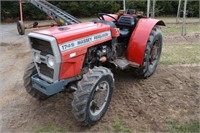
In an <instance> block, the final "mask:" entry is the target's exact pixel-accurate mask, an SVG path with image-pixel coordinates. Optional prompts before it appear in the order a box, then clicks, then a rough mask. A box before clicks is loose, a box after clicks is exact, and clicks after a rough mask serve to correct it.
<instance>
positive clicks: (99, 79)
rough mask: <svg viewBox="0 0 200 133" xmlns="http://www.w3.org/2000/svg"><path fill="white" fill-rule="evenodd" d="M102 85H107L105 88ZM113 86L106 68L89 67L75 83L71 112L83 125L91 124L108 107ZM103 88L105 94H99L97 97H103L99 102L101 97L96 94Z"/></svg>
mask: <svg viewBox="0 0 200 133" xmlns="http://www.w3.org/2000/svg"><path fill="white" fill-rule="evenodd" d="M102 86H104V87H105V86H107V87H105V88H107V89H104V87H102ZM101 88H103V89H101ZM113 88H114V78H113V74H112V72H111V71H110V70H109V69H108V68H105V67H95V68H93V69H90V70H89V72H88V73H86V74H85V75H83V78H82V80H81V81H79V82H78V83H77V90H76V91H75V92H74V93H73V95H74V99H73V101H72V113H73V114H74V116H75V118H76V119H77V120H78V121H79V122H81V124H82V125H84V126H86V125H93V124H94V123H96V122H97V121H98V120H100V119H101V118H102V117H103V115H104V114H105V112H106V111H107V109H108V106H109V104H110V101H111V97H112V93H113ZM105 90H107V91H106V93H105V94H106V95H102V96H101V95H100V97H99V98H102V99H103V102H102V103H101V102H99V101H102V99H101V100H100V99H98V96H99V94H101V93H102V92H104V91H105ZM104 96H105V99H104V98H103V97H104ZM96 98H97V99H96ZM95 102H96V103H95ZM98 102H99V103H98ZM93 104H94V105H93Z"/></svg>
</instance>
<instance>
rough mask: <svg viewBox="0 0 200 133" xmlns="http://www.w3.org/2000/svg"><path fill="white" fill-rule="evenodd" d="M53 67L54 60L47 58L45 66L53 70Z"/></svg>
mask: <svg viewBox="0 0 200 133" xmlns="http://www.w3.org/2000/svg"><path fill="white" fill-rule="evenodd" d="M54 65H55V60H54V58H53V57H50V56H48V57H47V66H48V67H51V68H54Z"/></svg>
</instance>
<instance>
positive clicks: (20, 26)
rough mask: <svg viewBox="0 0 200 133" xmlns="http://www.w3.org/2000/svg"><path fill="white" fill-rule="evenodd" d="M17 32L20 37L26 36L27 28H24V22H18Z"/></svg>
mask: <svg viewBox="0 0 200 133" xmlns="http://www.w3.org/2000/svg"><path fill="white" fill-rule="evenodd" d="M17 31H18V33H19V34H20V35H24V34H25V26H24V23H23V22H22V21H18V22H17Z"/></svg>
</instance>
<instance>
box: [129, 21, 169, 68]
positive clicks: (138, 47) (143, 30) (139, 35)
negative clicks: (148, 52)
mask: <svg viewBox="0 0 200 133" xmlns="http://www.w3.org/2000/svg"><path fill="white" fill-rule="evenodd" d="M155 25H161V26H165V24H164V22H163V21H160V20H157V19H151V18H141V19H140V20H139V21H138V23H137V26H136V28H135V29H134V31H133V33H132V35H131V38H130V40H129V44H128V48H127V54H126V57H127V59H128V60H129V61H131V62H133V63H135V64H138V65H143V58H144V53H145V49H146V44H147V41H148V38H149V35H150V33H151V31H152V29H153V27H154V26H155Z"/></svg>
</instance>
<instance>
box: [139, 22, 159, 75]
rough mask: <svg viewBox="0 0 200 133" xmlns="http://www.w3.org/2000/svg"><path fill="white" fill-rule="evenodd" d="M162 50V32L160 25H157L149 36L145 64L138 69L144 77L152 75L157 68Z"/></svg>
mask: <svg viewBox="0 0 200 133" xmlns="http://www.w3.org/2000/svg"><path fill="white" fill-rule="evenodd" d="M161 51H162V33H161V30H160V28H159V27H158V26H155V27H154V28H153V29H152V31H151V33H150V36H149V39H148V42H147V45H146V49H145V55H144V59H143V66H142V67H141V68H139V69H138V70H137V74H138V75H139V76H141V77H143V78H148V77H150V76H151V75H152V74H153V73H154V72H155V70H156V68H157V65H158V62H159V60H160V55H161Z"/></svg>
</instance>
